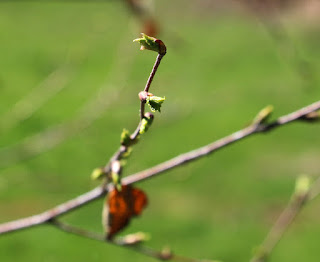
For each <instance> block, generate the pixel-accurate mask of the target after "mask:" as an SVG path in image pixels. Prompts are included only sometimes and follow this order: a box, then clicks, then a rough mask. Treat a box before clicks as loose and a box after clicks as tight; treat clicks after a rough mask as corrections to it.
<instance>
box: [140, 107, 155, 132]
mask: <svg viewBox="0 0 320 262" xmlns="http://www.w3.org/2000/svg"><path fill="white" fill-rule="evenodd" d="M153 118H154V115H153V114H152V113H149V112H147V113H146V114H145V115H144V118H143V119H142V120H141V126H140V131H139V133H140V134H144V133H145V132H147V131H148V129H149V127H150V126H151V124H152V122H153Z"/></svg>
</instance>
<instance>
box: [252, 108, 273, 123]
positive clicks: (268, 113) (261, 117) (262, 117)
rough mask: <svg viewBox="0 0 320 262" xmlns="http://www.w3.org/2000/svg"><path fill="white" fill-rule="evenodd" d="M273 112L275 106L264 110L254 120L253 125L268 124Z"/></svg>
mask: <svg viewBox="0 0 320 262" xmlns="http://www.w3.org/2000/svg"><path fill="white" fill-rule="evenodd" d="M272 112H273V106H272V105H269V106H266V107H265V108H263V109H262V110H261V111H260V112H259V113H258V114H257V116H256V117H255V118H254V120H253V124H255V125H259V124H264V123H266V122H267V120H268V119H269V117H270V116H271V114H272Z"/></svg>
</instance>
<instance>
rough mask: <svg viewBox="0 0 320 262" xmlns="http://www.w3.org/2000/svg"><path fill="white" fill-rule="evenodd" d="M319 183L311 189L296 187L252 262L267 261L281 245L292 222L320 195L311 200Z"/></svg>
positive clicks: (308, 187)
mask: <svg viewBox="0 0 320 262" xmlns="http://www.w3.org/2000/svg"><path fill="white" fill-rule="evenodd" d="M297 183H299V182H297ZM318 183H319V179H318V181H317V183H313V185H312V187H311V188H310V186H309V185H306V184H304V185H303V188H302V190H301V188H300V189H298V190H297V185H296V190H295V192H294V193H293V195H292V197H291V200H290V202H289V203H288V205H287V206H286V208H285V209H284V210H283V211H282V213H281V214H280V216H279V217H278V219H277V221H276V222H275V224H274V225H273V227H272V228H271V230H270V232H269V233H268V235H267V236H266V238H265V240H264V241H263V243H262V244H261V245H260V247H259V248H258V249H257V252H256V253H255V255H254V256H253V258H252V259H251V260H250V262H265V261H267V259H268V258H269V256H270V254H271V252H272V251H273V249H274V248H275V247H276V245H277V244H278V243H279V241H280V240H281V238H282V237H283V235H284V233H285V232H286V231H287V230H288V228H289V226H290V225H291V224H292V222H293V221H294V219H295V218H296V217H297V215H298V214H299V213H300V211H301V210H302V208H303V207H304V206H305V204H306V203H307V202H309V201H311V200H312V199H314V198H315V197H316V196H317V195H319V193H320V192H319V191H316V192H314V193H313V194H312V198H311V193H312V192H313V191H314V189H315V188H316V187H318V186H319V185H318ZM315 193H317V195H316V194H315Z"/></svg>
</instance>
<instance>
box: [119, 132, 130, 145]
mask: <svg viewBox="0 0 320 262" xmlns="http://www.w3.org/2000/svg"><path fill="white" fill-rule="evenodd" d="M120 143H121V145H123V146H129V145H130V144H131V138H130V133H129V131H128V130H127V129H125V128H124V129H123V131H122V133H121V136H120Z"/></svg>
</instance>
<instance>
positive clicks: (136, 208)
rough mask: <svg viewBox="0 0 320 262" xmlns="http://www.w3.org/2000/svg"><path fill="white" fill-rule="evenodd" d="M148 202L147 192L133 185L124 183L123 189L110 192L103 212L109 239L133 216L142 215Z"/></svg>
mask: <svg viewBox="0 0 320 262" xmlns="http://www.w3.org/2000/svg"><path fill="white" fill-rule="evenodd" d="M147 203H148V198H147V196H146V194H145V193H144V192H143V191H142V190H140V189H138V188H134V187H132V186H126V185H122V190H121V191H117V190H116V189H113V190H112V191H111V192H109V195H108V197H107V200H106V203H105V210H104V214H103V220H104V221H103V222H104V224H105V227H106V231H107V237H108V239H112V238H113V236H114V235H115V234H116V233H118V232H119V231H121V230H122V229H124V228H125V227H126V226H127V225H128V224H129V222H130V220H131V218H132V217H135V216H138V215H140V214H141V212H142V211H143V209H144V208H145V207H146V205H147Z"/></svg>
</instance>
